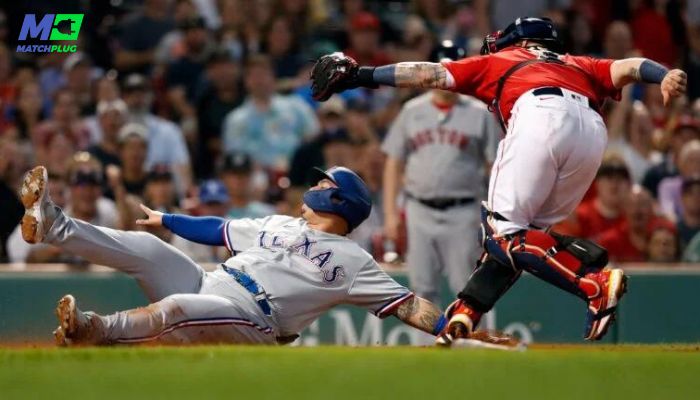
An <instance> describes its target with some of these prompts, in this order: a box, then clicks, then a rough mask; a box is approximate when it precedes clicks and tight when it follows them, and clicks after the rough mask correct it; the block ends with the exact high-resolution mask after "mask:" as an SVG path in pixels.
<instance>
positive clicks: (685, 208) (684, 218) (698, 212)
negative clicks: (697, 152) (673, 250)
mask: <svg viewBox="0 0 700 400" xmlns="http://www.w3.org/2000/svg"><path fill="white" fill-rule="evenodd" d="M681 203H682V214H681V217H680V218H679V219H678V222H677V223H676V229H677V231H678V237H679V241H680V248H681V251H684V250H685V248H686V247H687V246H688V244H689V243H690V241H691V240H692V239H693V237H695V236H696V235H697V234H698V233H699V232H700V175H696V176H691V177H688V178H685V179H683V184H682V186H681Z"/></svg>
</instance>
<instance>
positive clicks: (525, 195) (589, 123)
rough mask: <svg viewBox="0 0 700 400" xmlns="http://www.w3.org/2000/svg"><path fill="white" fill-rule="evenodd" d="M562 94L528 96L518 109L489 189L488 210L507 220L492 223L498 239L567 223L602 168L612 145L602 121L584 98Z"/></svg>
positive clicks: (500, 151)
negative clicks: (608, 142)
mask: <svg viewBox="0 0 700 400" xmlns="http://www.w3.org/2000/svg"><path fill="white" fill-rule="evenodd" d="M562 92H563V93H564V96H563V97H562V96H555V95H542V96H535V95H533V94H532V92H527V93H525V94H523V95H522V96H520V98H518V100H517V101H516V102H515V105H514V106H513V111H512V114H511V118H510V121H509V124H508V132H507V135H506V137H505V138H504V139H503V140H501V142H500V143H499V145H498V154H497V157H496V161H495V162H494V165H493V168H492V170H491V178H490V183H489V197H488V204H489V208H490V209H491V210H492V211H497V212H498V213H500V214H501V215H503V216H504V217H505V218H507V219H508V221H493V224H494V228H495V231H496V233H497V234H499V235H505V234H509V233H513V232H516V231H518V230H521V229H528V225H530V224H532V225H534V226H537V227H540V228H545V227H548V226H550V225H553V224H555V223H557V222H559V221H561V220H563V219H565V218H566V217H567V216H568V215H569V214H570V213H571V212H572V211H574V209H575V208H576V206H577V205H578V204H579V203H580V202H581V199H582V198H583V196H584V195H585V193H586V191H587V190H588V187H589V186H590V185H591V183H592V182H593V179H594V178H595V175H596V172H597V171H598V167H600V163H601V161H602V159H603V153H604V152H605V146H606V143H607V130H606V128H605V123H604V122H603V118H601V116H600V114H598V113H597V112H596V111H595V110H593V109H591V108H590V107H589V106H588V101H587V99H586V98H585V97H584V96H582V95H580V94H578V95H577V94H576V93H574V92H571V91H569V90H566V89H562ZM575 95H577V96H575Z"/></svg>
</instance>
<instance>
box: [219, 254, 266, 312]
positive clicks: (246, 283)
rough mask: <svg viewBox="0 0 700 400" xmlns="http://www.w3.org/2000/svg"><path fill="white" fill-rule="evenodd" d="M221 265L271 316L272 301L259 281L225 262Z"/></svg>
mask: <svg viewBox="0 0 700 400" xmlns="http://www.w3.org/2000/svg"><path fill="white" fill-rule="evenodd" d="M221 267H222V268H223V269H224V271H226V272H227V273H228V274H229V275H231V276H232V277H233V279H235V280H236V282H238V283H239V284H240V285H241V286H243V287H244V288H245V290H247V291H249V292H250V293H251V294H252V295H253V297H254V298H255V301H256V302H257V303H258V305H259V306H260V308H261V309H262V311H263V313H265V315H267V316H270V315H271V314H272V309H271V308H270V303H268V302H267V294H266V293H265V291H264V290H263V288H262V287H260V285H258V283H257V282H255V279H253V278H252V277H251V276H250V275H248V274H246V273H245V272H243V271H241V270H239V269H235V268H229V267H227V266H225V265H223V264H221Z"/></svg>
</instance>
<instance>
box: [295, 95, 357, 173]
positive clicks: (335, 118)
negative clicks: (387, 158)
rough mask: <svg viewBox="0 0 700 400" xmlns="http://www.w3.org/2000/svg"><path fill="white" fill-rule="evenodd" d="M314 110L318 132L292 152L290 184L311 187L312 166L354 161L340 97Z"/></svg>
mask: <svg viewBox="0 0 700 400" xmlns="http://www.w3.org/2000/svg"><path fill="white" fill-rule="evenodd" d="M317 113H318V119H319V122H320V126H321V133H320V134H319V135H318V137H316V138H314V139H313V140H311V141H309V142H307V143H304V144H302V145H301V146H299V148H297V150H296V151H295V152H294V156H293V157H292V163H291V167H290V169H289V180H290V184H291V186H297V187H309V186H313V185H314V184H315V183H316V182H314V180H315V175H314V174H313V172H312V171H313V167H319V168H322V169H324V170H325V169H327V168H329V167H332V166H334V165H343V166H346V167H351V166H352V165H351V164H353V163H354V162H355V153H356V152H355V148H354V146H353V143H352V140H351V139H350V136H349V135H348V132H347V130H346V129H345V120H344V118H345V102H344V101H343V99H342V98H341V97H340V96H338V95H334V96H333V97H331V98H330V99H328V101H326V102H324V103H321V105H320V106H319V107H318V110H317Z"/></svg>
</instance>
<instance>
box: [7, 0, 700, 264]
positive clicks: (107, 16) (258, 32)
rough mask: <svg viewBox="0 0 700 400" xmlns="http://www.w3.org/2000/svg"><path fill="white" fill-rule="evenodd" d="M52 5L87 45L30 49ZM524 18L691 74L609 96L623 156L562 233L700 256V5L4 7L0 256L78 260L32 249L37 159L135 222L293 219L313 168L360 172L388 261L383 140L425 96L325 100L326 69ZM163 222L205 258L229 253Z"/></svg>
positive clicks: (62, 181) (617, 251)
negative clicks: (679, 83)
mask: <svg viewBox="0 0 700 400" xmlns="http://www.w3.org/2000/svg"><path fill="white" fill-rule="evenodd" d="M44 12H60V13H84V14H85V17H84V20H83V25H82V28H81V33H80V38H79V45H78V48H79V51H78V52H76V53H52V54H31V53H17V52H16V51H15V49H16V45H17V37H18V34H19V30H20V27H21V24H22V21H23V19H24V15H25V14H28V13H37V14H40V13H44ZM518 16H548V17H550V18H552V19H553V20H554V21H555V23H556V24H557V25H558V27H559V29H560V32H561V33H562V34H563V39H564V43H565V49H566V51H567V52H570V53H573V54H588V55H593V56H596V57H606V58H615V59H617V58H623V57H630V56H635V55H641V56H645V57H649V58H652V59H654V60H656V61H659V62H661V63H663V64H665V65H667V66H669V67H671V66H673V67H681V68H683V69H685V70H686V71H687V72H688V75H689V91H688V96H687V98H686V99H683V100H682V101H678V102H676V103H674V104H672V105H671V106H670V107H666V108H665V107H664V106H663V105H662V100H661V95H660V92H659V91H658V89H657V88H655V87H651V86H650V87H647V86H645V85H637V86H633V87H629V88H628V89H626V90H625V92H624V93H623V99H622V101H620V102H618V103H615V102H608V103H607V104H606V105H605V107H604V109H603V113H604V117H605V119H606V122H607V124H608V128H609V138H610V139H609V150H610V151H609V154H608V155H607V156H606V159H605V161H604V163H603V165H602V166H601V168H600V172H599V174H598V177H597V178H596V181H595V183H594V185H593V186H592V187H591V189H590V190H589V193H588V195H587V197H586V199H585V200H584V202H583V203H582V204H581V205H580V207H579V208H578V209H577V211H576V212H575V214H573V215H572V216H571V217H570V218H569V220H567V221H565V222H564V223H562V224H561V225H560V226H558V227H556V229H557V230H559V231H561V232H565V233H570V234H574V235H576V236H581V237H587V238H592V239H595V240H597V241H599V242H600V243H601V244H602V245H603V246H605V247H607V248H608V249H609V251H610V254H611V258H612V259H613V260H616V261H635V262H644V261H652V262H664V263H673V262H679V261H688V262H700V235H698V232H699V231H700V102H698V101H697V98H698V97H699V96H700V1H698V0H686V1H682V0H616V1H608V0H576V1H574V0H528V1H523V0H472V1H457V0H393V1H369V0H366V1H363V0H111V1H99V2H98V1H87V0H62V1H61V2H60V6H59V5H58V4H57V2H55V1H53V0H37V1H15V2H9V1H7V2H2V5H0V209H1V210H2V214H0V261H2V262H8V261H10V262H70V263H80V260H76V259H74V258H73V257H71V256H69V255H67V254H64V253H62V252H61V251H60V250H58V249H55V248H53V247H51V246H47V245H36V246H29V245H27V244H25V243H24V242H23V241H22V240H21V235H20V234H19V230H18V229H17V223H18V221H19V219H20V217H21V215H22V213H23V208H22V207H21V204H20V203H19V201H18V199H17V195H16V189H17V187H18V185H19V182H20V180H21V177H22V174H23V173H24V171H26V170H27V169H28V168H30V167H31V166H33V165H36V164H43V165H46V166H47V167H48V170H49V171H50V174H51V176H50V181H51V186H50V192H51V196H52V198H53V200H54V201H55V202H56V203H57V204H59V205H60V206H62V207H64V208H65V209H66V210H67V211H68V213H69V214H70V215H72V216H74V217H76V218H80V219H83V220H86V221H90V222H93V223H95V224H98V225H103V226H109V227H117V228H121V229H137V227H136V226H135V225H134V220H135V219H136V218H137V217H139V216H140V215H141V214H140V211H139V209H138V204H139V203H140V202H143V203H145V204H146V205H148V206H149V207H151V208H154V209H159V210H162V211H166V212H183V213H189V214H193V215H218V216H222V217H224V216H225V217H231V218H241V217H262V216H266V215H270V214H273V213H281V214H290V215H296V214H297V213H298V211H299V208H300V204H301V195H302V193H303V191H304V190H305V189H306V187H308V185H309V184H311V183H313V182H309V170H310V168H311V167H313V166H319V167H328V166H332V165H344V166H348V167H350V168H352V169H354V170H356V171H357V172H358V173H360V174H361V175H362V176H363V178H364V179H365V181H366V182H367V184H368V185H369V187H370V188H371V190H372V191H373V195H374V196H375V207H374V209H373V213H372V216H371V217H370V219H369V220H368V221H366V222H365V223H364V224H363V225H362V226H361V227H360V228H359V229H357V230H356V231H355V232H353V236H352V237H353V238H354V239H355V240H357V241H358V242H360V243H361V244H362V245H363V246H364V247H365V248H366V249H367V250H368V251H370V252H371V253H372V254H374V255H375V256H381V255H383V254H384V252H385V251H386V250H387V243H386V241H385V240H384V235H383V233H384V226H383V217H382V215H381V214H382V207H381V206H380V204H381V192H382V190H381V188H382V169H383V163H384V159H385V155H384V154H383V153H382V151H381V147H380V145H381V143H382V140H383V138H384V136H385V134H386V132H387V130H388V129H389V128H390V126H391V124H392V122H393V121H394V118H395V117H396V115H397V113H398V112H399V110H400V109H401V106H402V105H403V104H404V103H405V102H406V101H407V100H409V99H411V98H413V97H415V96H416V95H418V94H419V93H418V92H415V91H410V90H398V89H393V88H382V89H379V90H364V89H356V90H352V91H349V92H346V93H343V94H342V95H340V96H335V97H333V98H331V100H330V101H328V102H326V103H322V104H317V103H315V102H314V101H313V100H312V99H311V96H310V88H309V81H308V76H309V69H310V67H311V65H312V64H313V60H315V59H316V58H317V57H319V56H320V55H322V54H326V53H330V52H333V51H344V52H345V53H346V54H349V55H351V56H352V57H354V58H355V59H356V60H357V61H358V62H359V63H360V64H363V65H382V64H387V63H392V62H399V61H423V60H427V59H428V57H429V55H430V53H431V51H432V50H433V48H434V47H435V46H436V45H437V44H438V43H439V42H440V41H443V40H451V41H452V42H453V43H455V44H457V45H459V46H462V47H463V48H465V49H466V50H467V53H468V54H470V55H472V54H476V53H477V52H478V49H479V47H480V46H481V41H482V38H483V36H484V35H485V34H487V33H489V32H491V31H494V30H497V29H503V28H504V27H505V26H506V25H507V24H508V23H509V22H511V21H512V20H513V19H515V18H516V17H518ZM474 228H475V229H476V227H474ZM154 233H155V234H156V235H158V236H159V237H161V238H162V239H163V240H165V241H168V242H171V243H174V244H175V245H176V246H178V247H179V248H181V249H183V251H185V252H186V253H187V254H189V255H190V256H192V257H193V258H194V259H195V260H197V261H202V262H215V261H220V260H222V259H223V258H225V255H224V254H221V253H220V252H219V251H218V250H217V249H211V248H209V247H205V246H198V245H193V244H191V243H187V242H185V241H184V240H181V239H179V238H177V237H173V236H172V235H171V234H170V233H169V232H168V231H159V232H154ZM404 236H405V235H404ZM392 247H393V246H392ZM404 247H405V246H402V244H401V243H398V244H397V246H396V248H397V249H399V252H403V251H404V250H405V249H404Z"/></svg>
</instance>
